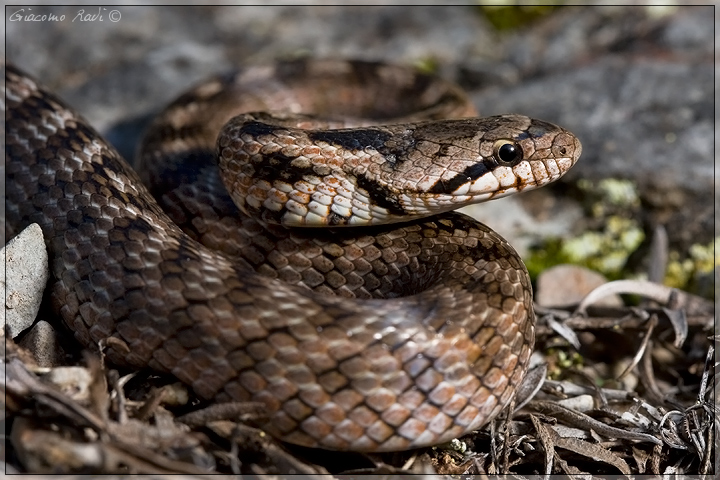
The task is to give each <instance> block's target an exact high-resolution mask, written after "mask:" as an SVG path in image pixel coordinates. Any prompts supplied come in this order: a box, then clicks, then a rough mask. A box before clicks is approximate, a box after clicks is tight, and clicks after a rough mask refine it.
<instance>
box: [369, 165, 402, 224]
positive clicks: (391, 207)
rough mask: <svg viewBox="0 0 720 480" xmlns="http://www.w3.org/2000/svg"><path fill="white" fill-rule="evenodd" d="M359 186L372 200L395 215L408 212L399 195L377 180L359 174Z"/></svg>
mask: <svg viewBox="0 0 720 480" xmlns="http://www.w3.org/2000/svg"><path fill="white" fill-rule="evenodd" d="M357 186H358V187H359V188H362V189H364V190H365V191H367V192H368V194H369V197H370V200H371V201H372V202H373V203H374V204H375V205H377V206H379V207H382V208H385V209H386V210H388V211H389V212H390V213H392V214H395V215H403V214H404V213H406V212H405V209H404V208H403V206H402V204H401V203H400V200H398V198H397V196H396V195H395V194H394V193H393V192H392V191H390V190H389V189H388V188H387V187H384V186H383V185H381V184H379V183H378V182H376V181H375V180H371V179H369V178H367V177H365V176H364V175H359V176H358V177H357Z"/></svg>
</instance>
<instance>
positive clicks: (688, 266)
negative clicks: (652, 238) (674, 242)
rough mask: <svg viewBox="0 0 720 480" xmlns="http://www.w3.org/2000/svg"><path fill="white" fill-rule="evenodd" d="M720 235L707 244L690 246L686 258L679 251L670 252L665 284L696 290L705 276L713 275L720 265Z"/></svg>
mask: <svg viewBox="0 0 720 480" xmlns="http://www.w3.org/2000/svg"><path fill="white" fill-rule="evenodd" d="M718 246H720V237H715V239H714V240H713V241H712V242H710V243H708V244H707V245H701V244H695V245H692V246H691V247H690V251H689V253H688V255H687V257H686V258H681V256H680V254H679V253H678V252H675V251H673V252H670V255H669V257H670V258H669V261H668V268H667V271H666V272H665V281H664V283H665V285H668V286H671V287H676V288H684V289H689V290H691V291H695V288H699V287H700V286H699V285H698V283H700V282H701V279H702V278H703V277H708V276H712V274H713V271H714V270H715V268H716V267H718V266H720V259H719V258H718V255H717V247H718Z"/></svg>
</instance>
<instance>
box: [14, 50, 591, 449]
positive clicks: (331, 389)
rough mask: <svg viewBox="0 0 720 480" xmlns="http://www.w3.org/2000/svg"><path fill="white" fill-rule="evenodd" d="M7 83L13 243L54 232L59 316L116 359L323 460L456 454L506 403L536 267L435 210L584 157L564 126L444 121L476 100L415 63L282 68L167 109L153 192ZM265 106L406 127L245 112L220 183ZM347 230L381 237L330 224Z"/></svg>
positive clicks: (69, 120) (147, 156)
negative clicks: (444, 450) (453, 442)
mask: <svg viewBox="0 0 720 480" xmlns="http://www.w3.org/2000/svg"><path fill="white" fill-rule="evenodd" d="M5 78H6V102H7V105H6V107H5V120H6V138H7V141H6V147H5V148H6V150H5V152H6V169H7V180H8V181H7V198H6V200H7V205H6V215H7V222H8V227H9V228H8V235H12V234H13V233H17V232H18V231H19V230H20V229H21V228H23V227H24V226H26V225H28V224H29V223H32V222H35V223H38V224H39V225H40V226H41V227H42V230H43V232H44V235H45V238H46V242H47V246H48V249H49V251H50V256H51V271H52V278H53V279H52V280H51V288H52V295H51V298H52V304H53V308H54V309H55V310H56V311H57V312H58V313H59V314H60V315H61V316H62V318H63V320H64V322H65V323H66V324H67V326H68V327H69V328H70V329H72V331H73V332H74V334H75V337H76V338H77V339H78V340H79V341H80V342H81V343H82V344H84V345H86V346H90V347H92V346H95V345H97V342H99V341H101V340H104V339H108V338H109V337H112V341H108V342H107V352H106V353H107V356H108V358H109V360H111V361H112V362H114V363H116V364H119V365H127V366H132V367H136V368H140V367H147V366H149V367H151V368H153V369H156V370H158V371H161V372H170V373H172V374H173V375H175V376H176V377H177V378H179V379H180V380H182V381H183V382H185V383H187V384H188V385H190V386H191V387H192V388H193V390H194V391H195V392H196V394H197V395H198V396H199V397H201V398H203V399H208V400H210V399H213V400H216V401H228V400H235V401H247V400H253V401H260V402H263V403H264V404H265V405H266V406H267V412H268V417H269V420H268V421H267V422H266V423H263V424H262V425H260V426H261V427H262V428H263V429H264V430H266V431H267V432H268V433H270V434H272V435H273V436H275V437H277V438H279V439H281V440H284V441H287V442H291V443H296V444H300V445H306V446H312V447H322V448H329V449H343V450H364V451H392V450H403V449H409V448H413V447H418V446H426V445H432V444H437V443H440V442H444V441H448V440H450V439H452V438H454V437H457V436H459V435H462V434H464V433H467V432H469V431H472V430H474V429H477V428H479V427H481V426H482V425H484V424H485V423H487V422H488V421H489V420H490V419H492V418H493V417H495V416H496V415H497V414H498V412H499V411H500V410H501V409H502V408H503V407H504V406H506V405H507V404H508V402H509V401H510V399H511V398H512V397H513V395H514V394H515V391H516V389H517V386H518V385H519V383H520V381H521V379H522V377H523V375H524V373H525V371H526V369H527V365H528V361H529V358H530V354H531V350H532V346H533V342H534V314H533V309H532V289H531V285H530V281H529V279H528V276H527V272H526V270H525V267H524V265H523V263H522V261H521V259H520V258H519V257H518V255H517V254H516V253H515V251H514V250H513V249H512V247H511V246H510V245H508V244H507V243H506V242H505V240H503V239H502V238H501V237H500V236H498V235H497V234H496V233H494V232H493V231H492V230H490V229H489V228H488V227H486V226H484V225H482V224H480V223H478V222H475V221H474V220H471V219H470V218H468V217H466V216H464V215H461V214H457V213H451V212H446V211H447V210H450V209H451V208H456V207H459V206H462V205H466V204H469V203H474V202H478V201H482V200H486V199H489V198H493V197H498V196H501V195H506V194H508V193H511V192H514V191H519V190H523V189H527V188H534V187H536V186H540V185H543V184H545V183H548V182H550V181H553V180H555V179H557V178H558V177H560V176H561V175H562V174H564V173H565V172H566V171H567V170H568V169H569V168H570V167H571V166H572V165H573V164H574V163H575V162H576V160H577V158H578V156H579V155H580V151H581V147H580V143H579V142H578V140H577V139H576V138H575V137H574V136H573V135H572V134H571V133H569V132H568V131H566V130H564V129H562V128H559V127H556V126H554V125H551V124H549V123H546V122H542V121H538V120H533V119H530V118H527V117H524V116H520V115H504V116H496V117H486V118H463V119H458V120H442V121H439V120H437V119H438V118H442V117H445V116H451V117H463V116H468V115H472V114H473V111H474V110H473V109H472V107H471V106H469V102H468V101H467V99H466V97H465V96H464V94H463V93H462V92H461V91H460V90H459V89H458V87H455V86H454V85H452V84H449V83H446V82H443V81H442V80H439V79H436V78H434V77H432V76H428V75H423V74H420V73H417V72H415V71H413V70H412V69H406V68H401V67H393V66H387V65H379V64H373V63H364V62H338V61H288V62H280V63H278V64H277V65H274V66H271V67H253V68H249V69H246V70H243V71H241V72H239V73H236V74H233V75H229V76H223V77H217V78H215V79H212V80H210V81H208V82H206V83H204V84H202V85H200V86H199V87H197V88H195V89H194V90H192V91H191V92H189V93H187V94H185V95H183V96H182V97H180V98H179V99H178V100H177V101H176V102H175V103H173V104H172V105H171V106H170V107H168V109H167V110H166V111H165V112H164V113H162V114H161V115H160V116H159V117H158V119H157V120H156V121H155V122H154V123H153V125H152V126H151V128H150V131H149V132H148V134H147V136H146V138H145V141H144V150H143V151H144V153H143V154H142V159H143V163H142V164H141V166H140V167H139V172H140V174H141V175H142V176H143V177H145V179H149V180H150V181H152V182H153V183H152V185H153V186H152V187H149V188H150V190H148V189H147V188H146V187H145V186H143V183H142V182H141V179H140V175H138V174H137V173H135V171H134V170H133V169H132V168H131V167H130V166H128V164H127V163H126V162H125V161H124V160H123V159H122V158H121V157H120V156H119V154H117V153H116V151H115V150H114V149H113V148H112V147H110V146H109V145H108V144H107V143H106V142H105V141H104V140H103V139H102V138H101V137H100V136H99V135H98V134H97V133H96V132H95V131H94V130H93V129H92V128H91V127H90V126H89V125H88V124H87V123H86V122H85V121H84V120H82V119H81V118H80V117H79V116H78V115H77V114H76V113H75V112H74V111H72V110H71V109H70V108H68V107H66V106H65V105H64V104H63V103H62V102H61V101H60V100H58V99H57V98H56V97H55V96H53V95H52V94H51V93H48V92H47V91H46V90H45V89H43V88H42V87H40V86H38V85H37V83H36V82H35V81H34V80H32V79H30V78H28V77H27V76H25V75H24V74H22V73H21V72H19V71H18V70H17V69H15V68H14V67H12V66H9V65H8V66H7V68H6V76H5ZM231 98H233V99H234V100H230V99H231ZM416 103H417V105H416ZM373 105H374V107H373ZM268 108H271V109H282V110H286V111H292V112H299V111H305V110H313V111H317V110H322V111H323V112H324V113H325V114H326V115H328V116H329V117H330V118H331V120H330V121H328V122H326V123H324V124H323V125H324V126H325V127H333V128H338V127H341V126H343V125H344V124H345V120H344V117H340V115H341V114H344V110H350V114H351V115H353V116H355V117H362V118H375V119H379V121H378V122H377V123H382V124H388V123H390V124H394V126H383V127H376V126H369V121H364V120H360V121H359V124H360V125H361V126H360V127H359V128H355V129H346V128H340V129H335V130H317V129H311V130H308V131H305V130H301V129H298V128H296V127H297V126H299V127H308V126H312V125H313V124H312V121H311V120H310V119H309V118H306V117H298V118H295V117H294V116H289V115H281V116H280V118H279V119H277V118H275V119H273V117H269V116H268V115H267V114H251V115H244V116H239V117H237V118H235V119H234V120H232V121H231V122H230V123H229V124H228V125H227V126H226V127H224V128H223V129H222V133H220V135H219V137H218V140H217V155H218V157H217V158H218V159H219V163H220V164H221V166H223V167H225V171H226V172H228V173H227V175H225V174H223V175H224V176H223V177H222V178H221V177H220V175H219V174H218V172H217V167H216V166H215V163H217V162H215V160H214V155H215V153H214V152H213V150H214V148H215V138H216V137H217V132H218V131H220V130H221V126H222V125H223V124H224V123H225V122H226V121H227V120H228V119H229V118H231V117H233V116H234V115H236V114H237V113H239V112H240V111H248V110H267V109H268ZM372 108H374V110H373V109H372ZM332 117H335V119H334V120H332ZM421 118H425V119H427V118H430V119H432V120H431V121H419V119H421ZM391 119H392V120H391ZM362 125H364V126H362ZM313 128H315V127H313ZM183 162H184V163H183ZM221 183H224V184H225V185H226V186H227V187H228V188H229V190H230V191H231V192H232V193H231V194H232V196H233V197H234V198H235V199H236V200H237V202H238V205H239V207H240V209H242V211H243V212H244V213H240V212H239V211H238V208H237V207H235V206H234V205H233V203H232V202H231V201H230V199H229V197H228V195H227V193H224V190H223V189H222V185H221ZM151 193H152V195H151ZM153 196H154V198H157V199H159V201H160V202H161V203H162V204H163V207H164V209H165V211H166V212H167V213H165V212H164V211H163V210H162V209H161V208H160V206H159V205H158V203H157V201H156V200H155V199H154V198H153ZM443 212H446V213H443ZM250 215H252V217H251V216H250ZM429 215H436V216H433V217H429V218H424V217H428V216H429ZM382 222H390V223H391V224H390V225H379V226H373V225H374V224H376V223H382ZM398 222H400V223H398ZM279 224H284V225H300V226H301V228H285V227H284V226H281V225H279ZM316 224H326V225H329V226H338V228H331V229H316V228H308V227H312V226H314V225H316ZM355 224H358V225H362V224H370V225H371V226H368V227H364V228H362V229H357V228H344V227H342V228H341V227H340V226H344V225H355ZM333 293H334V295H333ZM347 297H356V298H347Z"/></svg>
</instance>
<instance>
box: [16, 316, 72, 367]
mask: <svg viewBox="0 0 720 480" xmlns="http://www.w3.org/2000/svg"><path fill="white" fill-rule="evenodd" d="M18 345H20V346H21V347H23V348H25V349H26V350H28V351H29V352H30V353H32V355H33V357H34V358H35V362H36V363H37V364H38V366H39V367H56V366H58V365H60V364H61V362H62V359H63V351H62V348H61V347H60V344H59V342H58V338H57V333H56V332H55V329H54V328H53V327H52V325H50V324H49V323H48V322H46V321H45V320H40V321H38V322H37V323H36V324H35V325H33V327H32V328H31V329H30V331H29V332H28V333H27V334H26V335H25V336H23V338H22V340H20V342H18Z"/></svg>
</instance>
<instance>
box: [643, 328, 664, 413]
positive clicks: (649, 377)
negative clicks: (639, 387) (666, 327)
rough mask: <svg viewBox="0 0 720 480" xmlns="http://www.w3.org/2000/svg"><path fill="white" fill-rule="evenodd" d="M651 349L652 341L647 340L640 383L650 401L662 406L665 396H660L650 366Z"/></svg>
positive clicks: (660, 393)
mask: <svg viewBox="0 0 720 480" xmlns="http://www.w3.org/2000/svg"><path fill="white" fill-rule="evenodd" d="M652 347H653V342H652V340H648V346H647V348H646V349H645V354H644V355H643V362H642V364H641V368H640V381H641V382H642V384H643V386H644V387H645V388H646V389H647V391H648V394H649V396H650V400H651V401H652V402H653V403H659V404H664V403H665V395H663V394H662V392H661V391H660V387H658V384H657V382H656V380H655V371H654V370H653V366H652Z"/></svg>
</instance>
